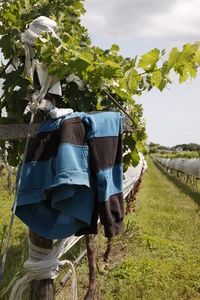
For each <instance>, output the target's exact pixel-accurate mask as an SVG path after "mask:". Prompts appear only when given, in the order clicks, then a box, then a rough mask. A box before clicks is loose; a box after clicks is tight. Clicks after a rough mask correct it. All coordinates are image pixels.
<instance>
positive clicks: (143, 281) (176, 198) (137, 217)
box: [57, 160, 200, 300]
mask: <svg viewBox="0 0 200 300" xmlns="http://www.w3.org/2000/svg"><path fill="white" fill-rule="evenodd" d="M148 165H149V169H148V171H147V173H146V174H145V175H144V180H143V182H142V188H141V190H140V192H139V194H138V197H137V210H136V213H134V214H131V215H129V216H127V217H126V223H127V222H129V223H132V224H134V226H135V227H137V226H138V227H139V236H137V237H135V238H134V235H133V236H132V238H130V236H131V234H132V229H130V230H129V231H128V232H127V234H126V236H122V237H117V238H115V240H114V245H113V247H114V250H113V254H111V262H110V263H109V264H107V265H104V264H103V262H102V254H103V251H104V250H105V245H104V241H105V240H104V238H102V240H103V243H102V242H101V241H100V242H99V244H100V245H101V247H100V248H99V246H98V247H97V255H98V258H97V259H98V265H99V268H100V270H101V274H98V288H97V299H101V300H104V299H105V300H111V299H113V300H114V299H123V300H126V299H127V300H134V299H146V300H147V299H148V300H151V299H152V300H158V299H162V300H163V299H166V300H169V299H170V300H171V299H176V300H179V299H200V201H199V199H200V195H199V193H197V192H194V191H193V190H192V189H190V187H188V186H185V185H184V184H183V183H181V182H179V181H178V180H177V179H176V178H174V177H172V176H170V175H168V174H167V173H165V172H164V171H163V170H162V169H160V168H158V167H156V166H155V165H154V163H153V162H152V160H148ZM103 245H104V246H103ZM87 273H88V271H87V264H86V262H85V263H83V264H82V265H81V266H80V267H78V270H77V276H78V289H79V299H83V295H84V293H85V291H86V287H87V284H88V277H87V275H86V274H87ZM66 293H69V290H65V291H64V292H63V293H61V295H60V297H58V298H57V299H59V300H60V299H64V296H63V295H64V294H65V295H66Z"/></svg>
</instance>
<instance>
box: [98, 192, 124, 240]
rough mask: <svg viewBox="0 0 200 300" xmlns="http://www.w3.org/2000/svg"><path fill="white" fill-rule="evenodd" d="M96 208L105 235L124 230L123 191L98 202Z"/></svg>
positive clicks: (111, 235)
mask: <svg viewBox="0 0 200 300" xmlns="http://www.w3.org/2000/svg"><path fill="white" fill-rule="evenodd" d="M98 210H99V214H100V220H101V224H102V225H104V231H105V236H106V237H108V238H109V237H113V236H115V235H117V234H120V233H123V232H124V224H123V218H124V201H123V193H119V194H115V195H112V196H110V197H109V199H108V201H106V202H100V203H98Z"/></svg>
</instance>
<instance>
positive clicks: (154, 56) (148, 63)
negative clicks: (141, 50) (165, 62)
mask: <svg viewBox="0 0 200 300" xmlns="http://www.w3.org/2000/svg"><path fill="white" fill-rule="evenodd" d="M159 56H160V51H159V50H158V49H156V48H155V49H154V50H151V51H149V52H147V53H146V54H144V55H142V57H141V59H140V61H139V63H138V68H142V69H144V70H145V71H153V70H154V69H155V67H156V63H157V62H158V60H159Z"/></svg>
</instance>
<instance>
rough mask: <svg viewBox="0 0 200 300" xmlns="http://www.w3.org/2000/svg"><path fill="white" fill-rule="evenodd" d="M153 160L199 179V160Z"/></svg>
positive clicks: (160, 158) (159, 158)
mask: <svg viewBox="0 0 200 300" xmlns="http://www.w3.org/2000/svg"><path fill="white" fill-rule="evenodd" d="M154 158H156V160H157V161H158V162H160V163H161V164H162V165H164V166H166V167H169V168H171V169H174V170H177V171H181V172H184V173H186V174H189V175H193V176H195V177H197V178H200V158H191V159H188V158H173V159H169V158H162V157H155V156H154Z"/></svg>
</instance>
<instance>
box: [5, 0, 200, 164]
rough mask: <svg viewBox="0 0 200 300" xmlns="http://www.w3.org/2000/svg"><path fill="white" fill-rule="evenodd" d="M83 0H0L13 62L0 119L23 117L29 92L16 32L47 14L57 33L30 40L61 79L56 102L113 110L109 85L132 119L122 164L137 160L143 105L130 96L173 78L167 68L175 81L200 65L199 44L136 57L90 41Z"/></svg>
mask: <svg viewBox="0 0 200 300" xmlns="http://www.w3.org/2000/svg"><path fill="white" fill-rule="evenodd" d="M83 4H84V1H82V0H39V1H36V0H18V1H16V0H2V1H1V4H0V18H1V20H2V22H1V24H0V36H1V37H0V48H1V51H2V53H3V55H4V58H5V59H12V60H13V65H14V67H12V68H10V70H9V71H8V72H6V73H4V75H3V76H2V79H3V94H2V96H1V98H0V111H2V109H3V108H4V107H5V108H6V111H7V117H1V118H0V123H3V122H5V123H9V122H12V123H14V122H16V123H22V122H24V121H25V122H28V117H24V116H23V112H24V108H25V107H26V105H27V100H29V99H30V97H31V92H32V83H31V80H30V79H29V78H26V75H25V68H24V50H23V49H24V45H23V42H22V40H21V34H22V32H24V30H25V29H26V28H27V25H28V24H29V23H30V22H31V21H33V20H34V19H35V18H36V17H38V16H41V15H43V16H46V17H49V18H51V19H53V20H55V21H56V22H57V24H58V30H57V35H58V37H59V38H55V37H53V36H52V35H51V33H44V34H43V35H42V36H40V37H39V38H38V39H37V40H36V41H35V56H36V59H38V60H39V61H41V62H42V63H43V64H44V65H47V66H48V72H49V74H52V75H55V74H57V75H58V76H59V78H60V80H61V85H62V93H63V96H62V97H60V98H58V99H57V102H56V105H57V106H58V107H71V108H72V109H74V110H75V111H94V110H114V111H115V110H118V108H117V107H116V106H115V105H114V104H113V103H112V102H111V101H110V99H109V98H108V97H107V96H105V93H104V90H105V89H106V90H108V91H109V93H110V94H111V95H112V96H113V97H114V98H115V99H116V100H117V101H118V102H119V104H121V105H122V106H123V107H124V108H125V109H126V110H127V111H128V112H129V114H130V115H131V117H132V118H133V119H134V121H135V123H136V129H135V130H133V132H131V133H130V132H129V133H125V137H124V152H125V153H126V155H125V157H124V166H125V169H127V167H128V166H129V165H134V166H135V165H137V163H138V161H139V155H138V152H139V151H144V149H145V141H146V131H145V121H144V118H143V109H142V106H141V105H140V104H137V103H136V102H135V100H134V96H140V95H142V94H143V93H144V92H146V91H147V92H148V91H150V90H151V89H152V88H154V87H156V88H158V89H159V90H160V91H162V90H163V89H164V88H166V87H167V86H168V85H169V84H171V83H172V80H171V76H170V74H171V72H172V71H173V72H175V74H177V75H178V76H179V82H180V83H182V82H184V81H186V80H188V79H189V78H195V77H196V74H197V70H198V67H199V65H200V44H199V42H196V43H194V44H190V43H187V44H185V45H184V46H183V48H182V49H181V50H179V49H178V48H176V47H174V48H173V49H172V50H171V51H170V52H169V54H168V55H167V54H166V53H165V50H162V51H160V50H159V49H156V48H155V49H153V50H151V51H149V52H147V53H145V54H144V55H142V56H141V57H137V56H136V57H133V58H129V57H128V58H127V57H123V56H122V55H120V54H119V51H120V49H119V47H118V45H115V44H114V45H112V46H111V47H110V48H109V49H106V50H104V49H101V48H100V47H96V46H93V45H92V44H91V41H90V38H89V35H88V32H87V30H86V28H85V27H83V26H82V25H81V16H82V14H84V13H85V9H84V5H83ZM3 67H4V65H3V64H2V67H1V68H2V69H3ZM0 71H1V70H0ZM11 144H12V143H11ZM16 144H18V143H16ZM20 148H21V147H19V146H16V145H14V144H13V145H12V148H11V149H12V151H11V153H13V155H10V163H11V164H17V163H18V160H16V152H17V151H19V149H20ZM12 157H15V160H14V159H13V158H12ZM17 157H20V155H17Z"/></svg>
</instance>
